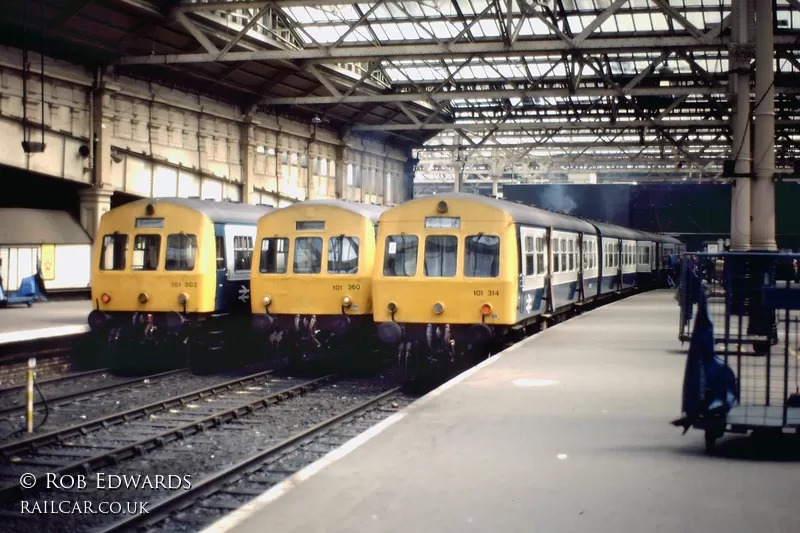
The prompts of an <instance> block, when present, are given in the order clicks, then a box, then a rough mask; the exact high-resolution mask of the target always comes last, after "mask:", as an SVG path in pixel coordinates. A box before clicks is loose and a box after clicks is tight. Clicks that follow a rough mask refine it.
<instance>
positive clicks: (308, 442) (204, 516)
mask: <svg viewBox="0 0 800 533" xmlns="http://www.w3.org/2000/svg"><path fill="white" fill-rule="evenodd" d="M413 400H414V398H412V397H410V396H407V395H405V394H403V393H402V392H401V387H397V388H394V389H391V390H389V391H386V392H384V393H382V394H380V395H378V396H376V397H374V398H371V399H369V400H368V401H366V402H364V403H362V404H360V405H358V406H356V407H354V408H352V409H349V410H347V411H346V412H343V413H341V414H337V415H335V416H333V417H331V418H329V419H328V420H326V421H324V422H321V423H319V424H317V425H315V426H313V427H311V428H308V429H306V430H304V431H301V432H299V433H297V434H296V435H293V436H291V437H289V438H288V439H286V440H284V441H283V442H280V443H279V444H276V445H274V446H271V447H270V448H268V449H266V450H263V451H260V452H258V453H256V454H254V455H252V456H250V457H247V458H246V459H244V460H241V461H239V462H237V463H236V464H234V465H231V466H230V467H228V468H225V469H224V470H220V471H218V472H215V473H213V474H211V475H209V476H206V477H205V478H203V479H201V480H199V481H197V482H194V483H193V484H192V486H191V488H189V489H187V490H181V491H178V492H176V493H175V494H173V495H172V496H169V497H167V498H164V499H162V500H160V501H158V502H155V504H154V505H150V506H148V508H147V511H148V512H147V513H146V514H132V515H129V516H127V517H126V518H124V519H122V520H119V521H117V522H114V523H112V524H110V525H109V526H107V527H105V528H101V529H98V530H96V532H97V533H119V532H122V531H132V530H134V528H135V529H137V530H141V528H143V527H147V528H148V529H152V530H154V531H156V530H160V531H170V532H175V531H181V530H196V529H197V528H198V527H202V525H203V524H207V523H209V522H211V521H213V520H214V519H216V518H218V517H219V516H220V515H221V514H225V513H228V512H230V511H233V510H235V509H238V508H240V507H242V506H243V505H245V504H246V503H247V502H248V501H249V500H251V499H253V498H255V497H256V496H258V495H260V494H262V493H263V492H265V491H266V490H269V488H270V487H272V486H274V485H276V484H278V483H280V482H281V481H283V480H284V479H286V478H288V477H290V476H291V475H293V474H295V473H296V472H298V471H300V470H301V469H303V468H304V467H306V466H308V465H309V464H311V463H313V462H314V461H316V460H318V459H320V458H322V457H323V456H325V455H326V454H327V453H329V452H331V451H333V450H334V449H336V448H338V447H340V446H341V445H343V444H344V443H346V442H347V441H348V440H350V439H351V438H353V437H355V436H357V435H359V434H361V433H363V432H364V431H366V430H367V429H369V428H370V427H372V426H374V425H375V424H377V423H378V422H380V421H381V420H383V419H385V418H388V417H389V416H391V415H392V414H394V413H396V412H397V411H399V410H400V409H402V408H403V407H405V406H406V405H408V404H409V403H411V402H412V401H413ZM188 508H191V509H192V511H193V513H192V516H191V517H188V515H187V514H186V513H185V512H184V511H185V510H186V509H188Z"/></svg>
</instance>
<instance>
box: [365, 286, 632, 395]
mask: <svg viewBox="0 0 800 533" xmlns="http://www.w3.org/2000/svg"><path fill="white" fill-rule="evenodd" d="M636 290H637V289H634V288H626V289H623V290H622V291H614V292H608V293H603V294H600V295H597V296H595V297H592V298H591V299H587V300H585V301H583V302H581V305H574V304H571V305H565V306H563V307H561V308H559V309H556V310H555V311H553V312H550V313H543V314H540V315H537V316H534V317H531V318H529V319H527V320H526V321H524V322H520V323H517V324H513V325H499V326H496V325H489V324H485V323H475V324H420V323H398V322H381V323H379V324H377V334H378V337H379V339H380V341H381V342H382V344H383V346H384V350H387V351H388V352H389V353H388V354H387V355H388V356H389V357H392V358H394V359H396V364H397V371H398V373H399V374H400V376H401V378H402V379H404V380H413V379H416V378H424V377H440V376H441V375H442V374H443V373H449V372H452V371H461V370H463V369H465V368H469V367H470V366H472V365H474V364H475V363H478V362H480V361H481V360H483V359H486V358H487V357H490V356H491V355H494V354H496V353H498V352H501V351H502V350H504V349H505V348H507V347H508V346H510V345H512V344H514V343H516V342H519V341H520V340H522V339H524V338H525V337H527V336H529V335H531V334H533V333H536V332H539V331H542V330H544V329H546V328H547V327H548V326H552V325H555V324H557V323H559V322H562V321H564V320H567V319H569V318H570V317H572V316H574V315H577V314H580V313H582V312H584V311H587V310H589V309H591V308H593V307H597V306H600V305H604V304H607V303H609V302H610V301H612V300H614V299H617V298H620V297H624V296H627V295H629V294H631V293H633V292H635V291H636Z"/></svg>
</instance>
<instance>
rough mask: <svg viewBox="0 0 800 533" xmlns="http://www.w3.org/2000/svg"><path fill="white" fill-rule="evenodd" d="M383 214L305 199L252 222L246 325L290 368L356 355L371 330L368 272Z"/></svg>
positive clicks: (378, 208) (373, 209)
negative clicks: (253, 252)
mask: <svg viewBox="0 0 800 533" xmlns="http://www.w3.org/2000/svg"><path fill="white" fill-rule="evenodd" d="M385 210H386V208H385V207H381V206H375V205H368V204H359V203H352V202H345V201H341V200H309V201H306V202H302V203H298V204H294V205H292V206H289V207H285V208H283V209H280V210H277V211H274V212H272V213H269V214H268V215H266V216H264V217H263V218H262V219H261V220H260V221H259V223H258V236H257V239H256V242H257V247H256V249H257V256H258V257H257V259H256V260H255V261H253V273H252V290H253V298H252V301H251V306H252V312H253V318H252V324H253V328H254V329H255V331H257V332H259V334H260V335H261V338H262V339H263V340H264V341H265V342H268V343H269V344H270V345H272V346H273V347H277V348H278V349H279V350H280V351H281V352H285V353H286V355H288V356H289V357H290V359H291V360H292V361H293V362H295V363H296V362H299V361H300V360H302V358H303V355H304V354H321V353H325V352H326V351H328V350H329V349H331V348H333V349H345V351H356V350H357V349H358V348H359V346H356V343H357V342H358V340H359V339H365V338H368V337H369V336H370V334H371V331H372V330H374V324H373V321H372V270H373V261H374V258H375V235H376V232H377V229H376V227H377V224H378V219H379V217H380V215H381V213H383V212H384V211H385Z"/></svg>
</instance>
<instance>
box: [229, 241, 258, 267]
mask: <svg viewBox="0 0 800 533" xmlns="http://www.w3.org/2000/svg"><path fill="white" fill-rule="evenodd" d="M252 261H253V237H250V236H249V235H236V236H235V237H234V238H233V271H234V272H249V271H250V263H251V262H252Z"/></svg>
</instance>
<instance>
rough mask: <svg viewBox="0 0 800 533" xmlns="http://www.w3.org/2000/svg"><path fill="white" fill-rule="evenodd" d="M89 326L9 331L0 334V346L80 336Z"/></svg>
mask: <svg viewBox="0 0 800 533" xmlns="http://www.w3.org/2000/svg"><path fill="white" fill-rule="evenodd" d="M88 331H89V326H88V325H86V326H58V327H53V328H42V329H31V330H28V331H9V332H8V333H0V344H10V343H12V342H25V341H33V340H39V339H47V338H52V337H68V336H70V335H80V334H81V333H87V332H88Z"/></svg>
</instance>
